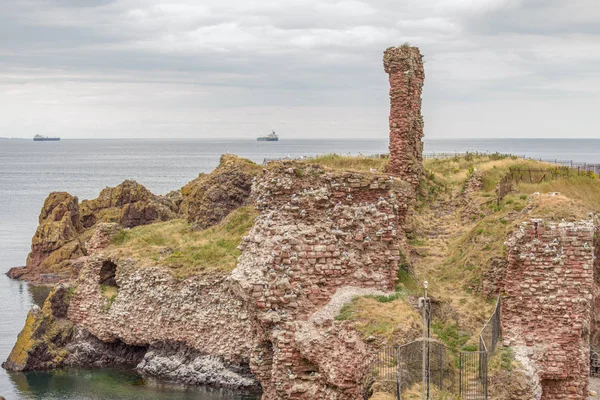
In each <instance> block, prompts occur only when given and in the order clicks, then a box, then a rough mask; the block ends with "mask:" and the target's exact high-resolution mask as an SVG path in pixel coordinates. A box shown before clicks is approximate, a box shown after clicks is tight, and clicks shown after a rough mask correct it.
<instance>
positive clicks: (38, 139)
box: [33, 135, 60, 142]
mask: <svg viewBox="0 0 600 400" xmlns="http://www.w3.org/2000/svg"><path fill="white" fill-rule="evenodd" d="M59 140H60V138H59V137H48V136H42V135H35V136H34V137H33V141H34V142H58V141H59Z"/></svg>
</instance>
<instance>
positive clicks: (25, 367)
mask: <svg viewBox="0 0 600 400" xmlns="http://www.w3.org/2000/svg"><path fill="white" fill-rule="evenodd" d="M74 290H75V289H74V288H73V287H67V286H63V285H59V286H57V287H56V289H55V290H54V291H53V292H52V293H51V294H50V295H49V296H48V299H46V301H45V303H44V306H43V308H42V309H40V308H39V307H37V306H36V307H34V308H33V309H32V310H31V311H30V312H29V314H28V315H27V321H26V322H25V327H24V328H23V330H22V331H21V333H20V334H19V337H18V339H17V343H16V344H15V346H14V348H13V350H12V352H11V353H10V355H9V357H8V360H7V361H6V362H4V363H3V364H2V367H3V368H5V369H7V370H9V371H32V370H45V369H54V368H62V367H69V366H85V367H91V366H94V367H100V366H115V365H136V364H137V363H139V361H140V360H141V359H142V357H143V356H144V354H145V352H146V349H145V348H143V347H135V346H127V345H125V344H123V343H122V342H120V341H118V340H117V341H113V342H103V341H101V340H99V339H97V338H96V337H94V336H92V335H90V334H89V333H88V332H87V331H86V330H85V329H82V328H81V327H78V326H75V325H74V324H73V323H72V322H71V321H70V320H69V319H68V318H67V312H68V309H69V306H70V301H71V296H72V294H73V292H74Z"/></svg>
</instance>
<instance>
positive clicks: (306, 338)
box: [231, 162, 413, 400]
mask: <svg viewBox="0 0 600 400" xmlns="http://www.w3.org/2000/svg"><path fill="white" fill-rule="evenodd" d="M254 192H255V193H256V194H257V196H256V204H257V206H258V207H259V208H260V209H261V210H262V213H261V215H260V216H259V217H258V218H257V221H256V224H255V226H254V228H253V229H252V230H251V232H250V234H249V235H248V236H247V237H246V238H245V240H244V242H243V244H242V246H241V247H242V248H243V253H242V255H241V257H240V258H239V262H238V267H237V268H236V269H235V270H234V271H233V273H232V276H231V279H232V280H233V281H235V282H237V284H238V285H239V288H240V293H241V296H243V297H244V299H246V300H247V301H248V303H249V306H250V307H251V308H253V309H254V311H253V318H254V321H255V322H256V324H257V326H258V329H257V332H258V335H257V336H256V337H255V338H254V348H253V350H252V354H253V355H252V360H251V368H252V370H253V372H254V373H255V374H256V376H257V378H258V379H259V381H260V382H261V385H262V387H263V391H264V394H263V399H264V400H270V399H359V398H361V393H360V391H361V386H362V385H361V383H362V382H361V376H362V375H361V374H362V373H363V372H364V371H362V370H361V369H360V368H361V367H362V363H363V362H364V360H365V359H366V355H367V352H366V351H367V350H366V347H365V345H364V343H362V341H361V340H360V338H358V337H357V335H356V334H355V333H352V332H349V331H347V330H346V329H345V328H344V327H343V326H338V325H336V324H335V323H333V322H332V321H331V320H333V318H334V317H335V315H333V316H330V320H328V321H322V322H320V323H319V324H317V325H315V324H313V323H312V322H309V321H312V320H311V317H312V316H313V315H314V314H315V313H316V312H317V311H319V310H320V309H322V308H323V307H325V306H326V305H327V304H328V303H329V302H330V301H331V299H332V298H333V297H334V295H335V294H336V293H337V292H338V290H341V289H345V288H348V287H355V288H362V289H365V288H370V289H373V290H379V291H383V292H385V291H391V290H393V289H394V286H395V282H396V275H397V270H398V260H399V255H400V254H399V252H400V243H401V240H402V238H403V231H402V223H403V220H404V217H405V215H406V212H407V210H408V207H409V204H410V202H411V199H412V198H413V191H412V188H411V187H410V185H408V184H406V183H404V182H401V181H397V180H395V179H392V178H390V177H388V176H383V175H377V174H369V173H366V174H361V173H335V172H328V171H325V170H323V169H322V168H320V167H317V166H311V165H302V164H294V163H286V162H283V163H276V164H272V165H271V166H270V167H269V170H268V171H267V172H266V174H265V175H264V176H263V177H262V179H261V180H260V181H259V182H258V183H257V184H256V185H255V188H254ZM307 324H308V325H307Z"/></svg>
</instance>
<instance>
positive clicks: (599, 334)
mask: <svg viewBox="0 0 600 400" xmlns="http://www.w3.org/2000/svg"><path fill="white" fill-rule="evenodd" d="M594 223H595V236H594V254H595V255H596V256H595V257H594V294H593V295H594V300H593V304H592V332H591V340H590V347H591V348H592V349H593V350H594V351H600V220H598V219H597V217H596V218H595V220H594Z"/></svg>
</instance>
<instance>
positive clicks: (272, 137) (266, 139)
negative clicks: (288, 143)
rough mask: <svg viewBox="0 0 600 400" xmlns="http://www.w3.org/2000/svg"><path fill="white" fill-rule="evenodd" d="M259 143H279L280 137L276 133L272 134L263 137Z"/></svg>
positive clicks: (259, 139)
mask: <svg viewBox="0 0 600 400" xmlns="http://www.w3.org/2000/svg"><path fill="white" fill-rule="evenodd" d="M256 140H258V141H259V142H277V141H278V140H279V136H277V134H276V133H275V131H273V132H271V133H270V134H269V135H267V136H261V137H259V138H258V139H256Z"/></svg>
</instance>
